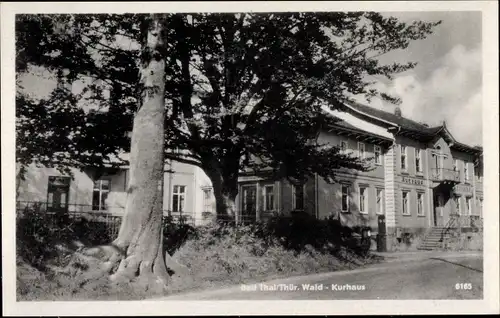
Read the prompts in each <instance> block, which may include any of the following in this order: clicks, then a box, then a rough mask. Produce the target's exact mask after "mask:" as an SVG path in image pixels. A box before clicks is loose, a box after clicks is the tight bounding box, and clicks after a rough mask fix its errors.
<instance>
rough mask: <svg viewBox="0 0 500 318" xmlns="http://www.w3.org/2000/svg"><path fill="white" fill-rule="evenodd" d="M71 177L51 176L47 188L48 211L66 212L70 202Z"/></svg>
mask: <svg viewBox="0 0 500 318" xmlns="http://www.w3.org/2000/svg"><path fill="white" fill-rule="evenodd" d="M69 184H70V178H69V177H49V184H48V189H47V211H48V212H55V213H56V214H65V213H66V212H67V211H68V202H69Z"/></svg>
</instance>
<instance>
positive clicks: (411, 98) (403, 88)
mask: <svg viewBox="0 0 500 318" xmlns="http://www.w3.org/2000/svg"><path fill="white" fill-rule="evenodd" d="M436 64H437V67H436V68H435V69H434V70H430V72H429V75H428V76H427V77H426V78H424V79H420V78H419V77H418V76H417V74H416V73H415V72H409V73H407V74H406V75H403V76H400V77H397V78H396V79H395V80H394V81H393V82H392V83H390V84H384V83H381V82H380V83H377V84H375V85H374V87H375V88H377V89H379V90H380V91H383V92H387V93H389V94H392V95H394V96H397V97H400V98H401V100H402V104H401V106H400V107H401V110H402V113H403V116H405V117H408V118H410V119H413V120H415V121H421V122H425V123H428V124H429V125H431V126H432V125H439V124H441V122H442V121H443V120H445V121H446V124H447V127H448V128H449V130H450V131H451V133H452V134H453V135H454V137H455V138H456V139H457V140H458V141H460V142H464V143H467V144H471V145H476V144H479V145H481V144H482V94H481V92H482V83H481V81H482V62H481V49H480V47H479V46H478V47H475V48H472V49H466V48H465V47H464V46H463V45H456V46H454V47H453V48H452V49H451V50H450V51H449V52H448V53H447V54H445V55H444V56H443V57H442V58H440V59H439V60H438V63H436ZM370 104H371V105H372V106H373V107H376V108H379V109H385V110H389V111H391V110H393V109H394V106H392V108H391V106H388V105H387V103H384V102H382V101H380V100H373V101H372V102H371V103H370Z"/></svg>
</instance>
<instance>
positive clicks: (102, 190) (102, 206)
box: [92, 179, 110, 211]
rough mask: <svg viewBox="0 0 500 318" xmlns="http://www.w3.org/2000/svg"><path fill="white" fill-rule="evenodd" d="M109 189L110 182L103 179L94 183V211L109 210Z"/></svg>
mask: <svg viewBox="0 0 500 318" xmlns="http://www.w3.org/2000/svg"><path fill="white" fill-rule="evenodd" d="M109 189H110V181H109V180H106V179H102V180H97V181H95V182H94V190H93V193H92V210H94V211H102V210H107V209H108V206H107V204H106V199H107V198H108V194H109Z"/></svg>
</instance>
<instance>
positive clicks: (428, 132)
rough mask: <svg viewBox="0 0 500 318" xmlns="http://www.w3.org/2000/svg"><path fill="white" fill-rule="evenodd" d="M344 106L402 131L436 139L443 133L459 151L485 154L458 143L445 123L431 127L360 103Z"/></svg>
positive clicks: (478, 147)
mask: <svg viewBox="0 0 500 318" xmlns="http://www.w3.org/2000/svg"><path fill="white" fill-rule="evenodd" d="M344 105H345V106H347V108H350V109H352V110H354V111H355V112H358V113H361V114H363V115H366V116H369V117H374V118H375V119H378V120H381V121H383V122H386V123H388V124H391V125H394V126H396V127H400V128H401V130H406V131H411V132H414V133H416V134H417V135H420V136H427V137H435V136H438V135H440V134H442V133H443V134H444V135H445V136H446V137H448V139H449V140H450V142H451V147H453V148H456V149H458V150H462V151H468V152H474V153H482V152H483V148H482V147H480V146H469V145H467V144H464V143H461V142H458V141H457V140H456V139H455V138H454V137H453V136H452V135H451V133H450V132H449V130H448V129H447V127H446V123H445V122H443V124H442V125H440V126H435V127H429V126H427V125H426V124H423V123H419V122H416V121H414V120H411V119H408V118H405V117H403V116H398V115H396V114H393V113H391V112H387V111H383V110H380V109H376V108H373V107H370V106H367V105H363V104H360V103H356V102H346V103H344Z"/></svg>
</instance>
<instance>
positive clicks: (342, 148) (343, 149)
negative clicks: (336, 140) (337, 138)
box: [340, 140, 347, 154]
mask: <svg viewBox="0 0 500 318" xmlns="http://www.w3.org/2000/svg"><path fill="white" fill-rule="evenodd" d="M340 151H341V153H343V154H346V153H347V141H345V140H342V141H341V142H340Z"/></svg>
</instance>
